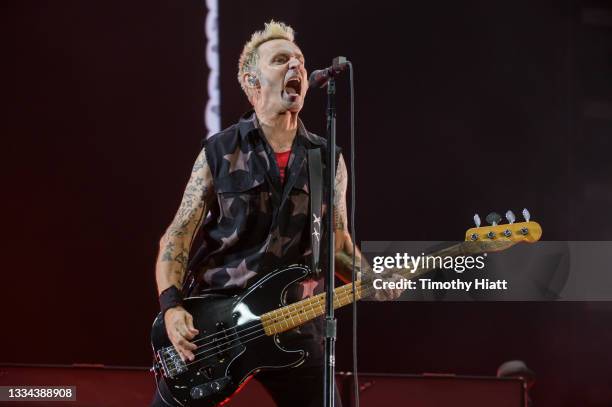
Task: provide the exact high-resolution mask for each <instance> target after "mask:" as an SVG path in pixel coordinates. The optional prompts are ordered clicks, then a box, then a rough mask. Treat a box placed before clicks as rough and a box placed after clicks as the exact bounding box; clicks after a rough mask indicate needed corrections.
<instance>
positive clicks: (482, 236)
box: [465, 209, 542, 251]
mask: <svg viewBox="0 0 612 407" xmlns="http://www.w3.org/2000/svg"><path fill="white" fill-rule="evenodd" d="M522 215H523V218H524V220H525V221H524V222H515V220H516V217H515V216H514V213H513V212H512V211H507V212H506V219H507V221H508V223H505V224H501V220H502V217H501V216H500V215H499V214H497V213H495V212H491V213H490V214H488V215H487V217H486V221H487V223H489V226H481V225H480V224H481V221H480V216H478V214H476V215H474V223H475V224H476V227H474V228H471V229H468V231H467V232H465V240H466V241H467V242H474V243H477V245H478V246H483V248H484V247H486V250H487V251H500V250H505V249H507V248H508V247H510V246H514V245H515V244H517V243H521V242H528V243H534V242H537V241H538V240H540V238H541V237H542V227H541V226H540V225H539V224H538V223H537V222H534V221H532V220H531V215H530V214H529V211H528V210H527V209H523V212H522Z"/></svg>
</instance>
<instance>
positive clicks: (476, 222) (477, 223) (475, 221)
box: [474, 214, 480, 228]
mask: <svg viewBox="0 0 612 407" xmlns="http://www.w3.org/2000/svg"><path fill="white" fill-rule="evenodd" d="M474 224H475V225H476V227H477V228H479V227H480V216H479V215H478V214H475V215H474Z"/></svg>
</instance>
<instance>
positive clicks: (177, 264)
mask: <svg viewBox="0 0 612 407" xmlns="http://www.w3.org/2000/svg"><path fill="white" fill-rule="evenodd" d="M214 195H215V194H214V191H213V188H212V174H211V172H210V168H209V167H208V163H207V162H206V154H205V152H204V149H202V151H201V152H200V154H199V155H198V158H197V159H196V162H195V164H194V165H193V169H192V171H191V177H190V178H189V182H188V183H187V187H186V188H185V192H184V194H183V199H182V201H181V205H180V207H179V209H178V211H177V213H176V215H175V217H174V220H173V221H172V223H171V224H170V226H169V227H168V229H167V230H166V232H165V233H164V235H163V236H162V238H161V240H160V242H159V254H158V256H157V263H156V265H155V277H156V280H157V291H158V294H161V293H162V292H163V291H164V290H165V289H167V288H169V287H171V286H173V285H174V286H176V287H177V288H178V289H179V290H180V289H181V286H182V283H183V279H184V278H185V271H186V268H187V259H188V257H189V250H190V249H191V243H192V242H193V238H194V236H195V235H196V232H197V231H198V229H199V227H200V225H201V223H202V220H203V219H204V218H205V216H206V212H207V205H208V204H209V203H210V201H211V198H214ZM164 321H165V323H166V331H167V333H168V338H169V339H170V341H171V342H172V344H173V345H174V346H175V348H176V349H177V351H178V352H179V354H180V355H181V358H183V359H185V358H189V359H192V358H193V353H192V350H194V349H195V345H193V344H192V343H190V342H188V341H189V340H191V339H193V337H194V336H195V335H196V334H197V332H198V331H197V329H195V328H194V326H193V318H192V317H191V315H190V314H189V313H188V312H187V311H185V309H184V308H183V307H180V306H179V307H174V308H170V309H169V310H168V311H166V313H165V314H164Z"/></svg>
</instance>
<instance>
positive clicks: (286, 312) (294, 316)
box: [261, 281, 361, 335]
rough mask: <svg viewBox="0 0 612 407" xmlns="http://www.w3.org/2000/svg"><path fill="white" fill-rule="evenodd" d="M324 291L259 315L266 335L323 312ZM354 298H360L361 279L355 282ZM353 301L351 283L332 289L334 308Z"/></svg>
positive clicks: (288, 328)
mask: <svg viewBox="0 0 612 407" xmlns="http://www.w3.org/2000/svg"><path fill="white" fill-rule="evenodd" d="M325 297H326V295H325V293H322V294H317V295H315V296H313V297H310V298H307V299H305V300H301V301H298V302H296V303H293V304H290V305H287V306H285V307H282V308H279V309H276V310H274V311H270V312H268V313H266V314H263V315H262V316H261V323H262V325H263V327H264V331H265V332H266V335H274V334H277V333H281V332H285V331H288V330H290V329H293V328H295V327H298V326H300V325H302V324H304V323H306V322H308V321H311V320H313V319H315V318H316V317H318V316H321V315H323V314H325ZM355 298H356V299H357V300H359V299H361V281H356V282H355ZM351 302H353V285H352V284H351V283H349V284H345V285H342V286H340V287H338V288H336V289H335V290H334V309H337V308H340V307H343V306H345V305H348V304H350V303H351Z"/></svg>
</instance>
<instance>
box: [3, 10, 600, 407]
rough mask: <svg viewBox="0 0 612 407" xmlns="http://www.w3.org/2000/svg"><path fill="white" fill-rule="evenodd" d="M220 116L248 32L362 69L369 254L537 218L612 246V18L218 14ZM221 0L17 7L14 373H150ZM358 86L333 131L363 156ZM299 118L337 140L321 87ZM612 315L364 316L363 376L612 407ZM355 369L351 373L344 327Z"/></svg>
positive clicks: (9, 208)
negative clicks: (516, 379) (56, 367)
mask: <svg viewBox="0 0 612 407" xmlns="http://www.w3.org/2000/svg"><path fill="white" fill-rule="evenodd" d="M221 3H222V4H221V5H220V20H219V24H220V46H221V48H220V50H221V112H222V121H223V126H227V125H229V124H231V123H233V122H234V121H236V119H237V118H238V116H239V115H240V114H242V113H243V112H244V111H245V110H247V109H248V103H247V101H246V99H245V98H244V96H243V95H242V93H241V90H240V88H239V86H238V83H237V82H236V79H235V74H236V64H237V59H238V56H239V54H240V51H241V48H242V45H243V43H244V42H245V41H246V40H247V39H248V37H249V36H250V34H251V33H252V32H253V31H254V30H256V29H260V28H262V27H263V22H264V21H268V20H269V19H271V18H275V19H279V20H282V21H285V22H287V23H289V24H291V25H292V26H294V28H295V29H296V31H297V33H298V35H297V43H298V44H299V45H300V47H301V48H302V50H303V52H304V54H305V55H306V59H307V62H306V63H307V68H308V69H309V70H312V69H316V68H320V67H324V66H327V65H329V64H330V61H331V59H332V58H333V57H334V56H336V55H346V56H347V57H349V58H350V59H351V60H352V61H353V63H354V65H355V67H356V73H355V78H356V116H357V118H356V120H357V133H356V137H357V171H356V172H357V186H358V191H357V200H358V208H357V209H358V216H357V225H358V240H360V241H361V240H457V239H461V238H462V237H463V235H464V233H465V230H466V229H467V228H469V227H470V226H471V218H472V216H473V214H474V212H479V213H480V215H481V216H482V217H484V215H486V213H488V212H489V211H491V210H496V211H498V212H505V210H506V209H513V210H514V211H515V213H519V212H520V210H521V209H522V208H523V207H528V208H529V210H530V211H531V213H532V215H533V218H534V219H535V220H537V221H538V222H540V223H541V224H542V226H543V229H544V238H545V239H547V240H566V239H568V240H610V238H611V236H612V216H610V207H611V204H612V192H611V191H612V189H611V179H612V177H611V176H612V164H611V163H610V160H608V155H609V151H610V149H611V147H612V137H611V135H612V132H611V131H612V80H611V76H610V72H611V68H612V52H611V50H612V5H610V4H609V3H607V2H593V1H579V0H571V1H569V0H566V1H529V0H518V1H515V2H511V3H509V2H487V1H474V0H470V1H462V2H392V1H376V2H354V1H348V0H343V1H334V2H329V1H327V2H314V1H312V2H276V1H266V2H265V3H261V4H259V3H258V4H255V3H252V2H248V1H244V0H241V1H232V2H226V1H221ZM205 16H206V8H205V4H204V2H203V1H184V2H171V1H165V2H163V1H147V2H144V1H130V2H119V1H106V2H81V1H68V0H62V1H58V2H52V3H49V2H41V1H29V2H17V1H13V2H5V3H4V5H3V11H2V13H1V16H0V21H1V26H2V28H1V30H2V36H1V37H2V42H3V47H2V49H3V58H2V60H3V63H2V71H3V72H4V74H3V81H2V83H3V85H2V88H3V92H2V96H1V98H2V113H3V114H2V115H3V116H4V117H3V118H2V120H1V123H0V131H1V134H2V136H3V139H4V142H5V148H4V149H3V153H4V154H3V156H4V157H3V160H2V163H3V167H4V168H3V171H2V174H3V177H2V178H3V184H4V188H3V191H4V193H3V199H2V200H1V202H2V213H3V214H4V228H3V231H4V236H3V254H4V255H3V266H4V267H3V272H2V273H1V277H0V278H1V287H2V310H3V315H4V318H3V320H4V324H3V328H2V346H1V347H0V349H2V350H1V351H0V362H19V363H104V364H108V365H137V366H145V365H147V364H149V360H150V348H149V344H148V334H149V329H150V323H151V322H152V319H153V317H154V316H155V314H156V312H157V302H156V291H155V282H154V264H155V257H156V252H157V242H158V240H159V238H160V236H161V234H162V233H163V231H164V229H165V227H166V226H167V225H168V224H169V222H170V220H171V219H172V216H173V214H174V211H175V210H176V208H177V207H178V203H179V201H180V197H181V194H182V189H183V187H184V185H185V183H186V181H187V178H188V174H189V171H190V168H191V165H192V163H193V160H194V159H195V157H196V155H197V153H198V150H199V144H200V140H201V139H202V137H204V136H205V134H206V129H205V126H204V122H203V112H204V108H205V103H206V100H207V94H206V84H207V75H208V72H207V68H206V63H205V54H204V51H205V45H206V44H205V37H204V19H205ZM347 89H348V81H347V80H346V79H342V80H341V81H340V82H339V104H338V112H339V113H338V118H339V123H338V133H339V134H338V137H339V144H340V145H341V146H342V147H344V148H345V150H346V149H348V104H347V100H348V92H347ZM302 118H303V120H304V122H305V123H306V125H307V127H308V128H309V129H310V130H311V131H314V132H316V133H319V134H321V135H323V134H324V125H325V123H324V92H323V91H311V92H310V94H309V96H308V98H307V104H306V107H305V108H304V111H303V114H302ZM611 317H612V306H610V304H609V303H601V302H600V303H386V304H373V303H363V304H361V305H360V336H359V339H360V348H359V349H360V353H359V354H360V370H361V371H367V372H392V373H422V372H447V373H448V372H450V373H457V374H474V375H494V374H495V370H496V368H497V366H498V365H499V364H501V363H502V362H504V361H506V360H510V359H523V360H525V361H526V362H527V364H528V365H529V366H530V367H531V368H532V369H533V370H534V371H535V372H536V374H537V376H538V383H537V384H536V386H535V388H534V390H533V395H534V401H535V404H536V405H540V406H577V405H584V406H587V405H588V406H604V405H605V406H609V405H611V404H612V390H611V389H612V387H611V386H610V382H611V380H610V378H609V376H610V373H611V370H612V369H610V364H609V359H610V356H611V355H610V354H611V352H610V348H609V344H610V343H612V324H610V320H611ZM339 319H340V337H339V344H338V368H339V370H348V369H350V366H351V364H350V329H349V327H350V314H349V313H348V312H347V311H342V312H340V313H339Z"/></svg>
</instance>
